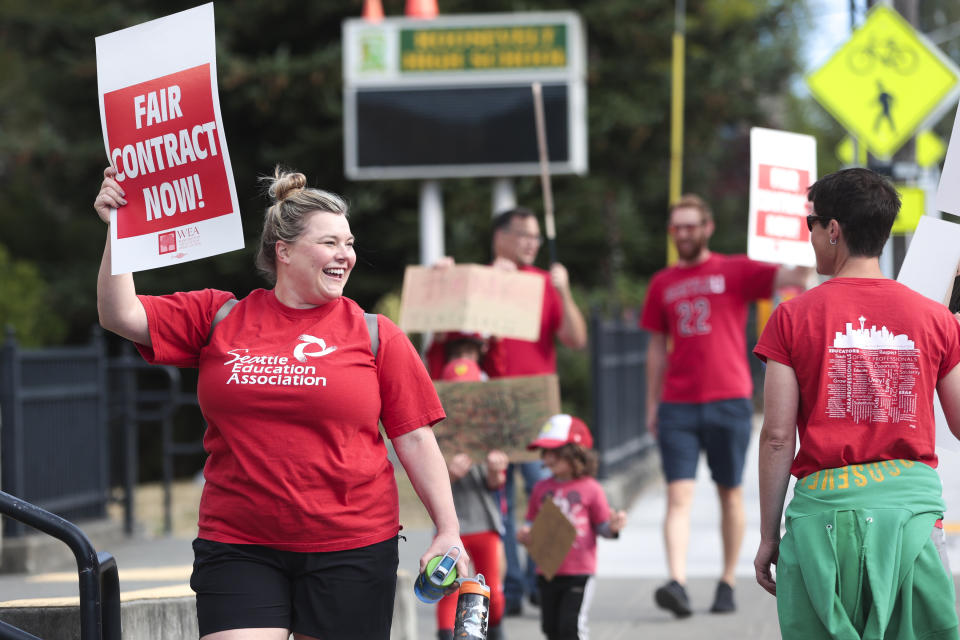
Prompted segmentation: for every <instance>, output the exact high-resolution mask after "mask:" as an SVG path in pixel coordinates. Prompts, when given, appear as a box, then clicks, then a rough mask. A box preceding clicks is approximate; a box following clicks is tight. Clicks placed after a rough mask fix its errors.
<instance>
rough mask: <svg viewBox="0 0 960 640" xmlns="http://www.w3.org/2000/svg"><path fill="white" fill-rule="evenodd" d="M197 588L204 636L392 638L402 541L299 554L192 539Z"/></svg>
mask: <svg viewBox="0 0 960 640" xmlns="http://www.w3.org/2000/svg"><path fill="white" fill-rule="evenodd" d="M193 553H194V562H193V575H192V576H191V577H190V587H191V588H192V589H193V590H194V591H195V592H196V594H197V620H198V622H199V626H200V636H201V637H202V636H205V635H207V634H210V633H214V632H216V631H225V630H227V629H253V628H268V627H275V628H281V629H288V630H289V631H290V632H292V633H300V634H304V635H308V636H313V637H314V638H323V639H324V640H353V639H354V638H371V639H374V640H389V638H390V623H391V621H392V620H393V599H394V594H395V592H396V588H397V564H398V562H399V558H398V555H397V554H398V552H397V538H396V537H393V538H390V539H389V540H386V541H384V542H379V543H377V544H373V545H370V546H367V547H360V548H359V549H348V550H345V551H326V552H314V553H300V552H296V551H279V550H277V549H271V548H269V547H262V546H259V545H252V544H226V543H222V542H213V541H210V540H203V539H200V538H197V539H196V540H194V541H193Z"/></svg>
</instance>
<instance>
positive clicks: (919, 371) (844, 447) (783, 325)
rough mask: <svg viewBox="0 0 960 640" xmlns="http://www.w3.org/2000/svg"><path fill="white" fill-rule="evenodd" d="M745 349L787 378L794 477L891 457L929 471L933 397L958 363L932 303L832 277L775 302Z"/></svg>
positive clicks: (950, 335) (958, 343)
mask: <svg viewBox="0 0 960 640" xmlns="http://www.w3.org/2000/svg"><path fill="white" fill-rule="evenodd" d="M754 353H755V354H756V355H757V356H758V357H759V358H760V359H761V360H763V361H764V362H766V361H767V359H770V360H774V361H776V362H779V363H781V364H785V365H787V366H788V367H791V368H793V370H794V371H795V372H796V375H797V381H798V383H799V385H800V407H799V410H798V413H797V430H798V433H799V436H800V450H799V451H798V452H797V457H796V458H795V459H794V461H793V466H792V467H791V469H790V472H791V473H792V474H793V475H795V476H796V477H798V478H802V477H804V476H807V475H809V474H811V473H813V472H815V471H819V470H820V469H834V468H837V467H843V466H846V465H850V464H864V463H868V462H879V461H882V460H896V459H903V460H917V461H919V462H924V463H926V464H928V465H930V466H931V467H934V468H936V466H937V455H936V453H935V452H934V445H935V436H936V433H935V427H934V415H933V393H934V391H935V389H936V385H937V381H938V380H939V379H940V378H942V377H943V376H945V375H947V374H948V373H949V372H950V371H951V370H952V369H953V367H954V366H956V365H957V363H958V362H960V324H958V323H957V320H956V319H955V318H954V317H953V315H952V314H951V313H950V312H949V311H948V310H947V308H946V307H945V306H943V305H942V304H938V303H936V302H934V301H932V300H930V299H928V298H926V297H924V296H922V295H920V294H919V293H916V292H915V291H912V290H911V289H909V288H908V287H906V286H904V285H902V284H900V283H899V282H895V281H893V280H887V279H872V278H834V279H833V280H828V281H827V282H824V283H823V284H821V285H819V286H817V287H815V288H813V289H811V290H810V291H808V292H806V293H804V294H803V295H801V296H798V297H796V298H793V299H792V300H788V301H787V302H784V303H781V304H780V305H778V306H777V308H776V309H775V310H774V312H773V315H772V316H771V317H770V321H769V322H768V323H767V326H766V328H765V329H764V331H763V335H762V336H760V341H759V342H758V343H757V346H756V348H755V349H754Z"/></svg>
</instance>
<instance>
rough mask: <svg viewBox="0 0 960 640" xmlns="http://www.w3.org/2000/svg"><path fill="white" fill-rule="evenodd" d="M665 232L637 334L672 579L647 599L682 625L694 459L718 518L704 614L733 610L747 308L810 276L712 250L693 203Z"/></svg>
mask: <svg viewBox="0 0 960 640" xmlns="http://www.w3.org/2000/svg"><path fill="white" fill-rule="evenodd" d="M668 229H669V232H670V237H671V239H672V241H673V243H674V246H675V247H676V249H677V255H678V260H677V264H676V265H674V266H671V267H667V268H666V269H662V270H661V271H658V272H657V273H656V274H655V275H654V276H653V279H652V280H651V281H650V287H649V289H648V290H647V298H646V302H645V304H644V308H643V314H642V316H641V319H640V326H641V327H642V328H643V329H646V330H647V331H649V332H650V343H649V347H648V352H647V405H646V409H647V411H646V412H647V428H648V429H649V431H650V433H651V435H653V437H654V438H656V439H657V443H658V445H659V448H660V457H661V463H662V467H663V473H664V476H665V479H666V482H667V511H666V516H665V518H664V525H663V536H664V543H665V546H666V555H667V566H668V569H669V572H670V581H669V582H667V583H666V584H665V585H663V586H662V587H660V588H659V589H657V590H656V592H655V594H654V600H655V601H656V603H657V606H659V607H661V608H664V609H667V610H669V611H671V612H672V613H673V614H674V615H675V616H676V617H678V618H683V617H686V616H689V615H690V613H691V611H692V610H691V608H690V600H689V598H688V596H687V592H686V588H685V585H686V577H687V576H686V569H687V548H688V546H689V541H690V508H691V503H692V501H693V494H694V489H695V478H696V475H697V462H698V460H699V458H700V452H701V451H705V452H706V454H707V463H708V464H709V466H710V471H711V476H712V478H713V481H714V483H715V484H716V486H717V494H718V497H719V500H720V509H721V514H722V516H721V523H720V533H721V537H722V540H723V574H722V575H721V577H720V581H719V582H718V584H717V589H716V594H715V596H714V602H713V605H712V607H711V609H710V611H711V612H713V613H725V612H730V611H734V610H735V609H736V605H735V603H734V598H733V586H734V572H735V570H736V566H737V558H738V555H739V553H740V546H741V543H742V541H743V531H744V509H743V489H742V487H741V479H742V475H743V464H744V459H745V457H746V452H747V446H748V445H749V443H750V432H751V428H752V417H753V403H752V401H751V397H752V395H753V381H752V380H751V377H750V368H749V365H748V364H747V345H746V322H747V307H748V305H749V303H750V302H751V301H753V300H757V299H760V298H770V297H771V296H772V295H773V292H774V291H776V290H777V289H779V288H780V287H783V286H789V285H795V286H800V287H802V286H803V284H804V282H805V280H806V277H807V273H808V270H806V269H785V268H783V267H778V266H777V265H772V264H766V263H763V262H757V261H754V260H750V259H749V258H747V257H746V256H742V255H735V256H727V255H722V254H718V253H713V252H711V251H710V250H709V249H708V248H707V243H708V241H709V239H710V236H711V235H712V234H713V232H714V223H713V214H712V213H711V211H710V208H709V207H708V206H707V204H706V203H705V202H704V201H703V200H702V199H701V198H700V197H698V196H696V195H689V194H688V195H684V196H683V197H681V198H680V200H678V201H677V202H676V203H675V204H674V205H673V206H671V207H670V222H669V227H668ZM668 338H669V340H668ZM668 344H669V345H672V350H671V351H670V352H669V353H668Z"/></svg>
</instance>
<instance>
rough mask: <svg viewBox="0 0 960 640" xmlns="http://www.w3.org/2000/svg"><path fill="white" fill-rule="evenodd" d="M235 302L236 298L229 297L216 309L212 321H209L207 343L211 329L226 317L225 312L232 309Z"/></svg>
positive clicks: (211, 335)
mask: <svg viewBox="0 0 960 640" xmlns="http://www.w3.org/2000/svg"><path fill="white" fill-rule="evenodd" d="M235 304H237V299H236V298H230V299H229V300H227V301H226V302H224V303H223V304H222V305H220V308H219V309H217V313H216V314H215V315H214V316H213V322H211V323H210V331H209V333H207V344H210V339H211V338H212V337H213V329H214V327H216V326H217V325H218V324H220V321H221V320H223V319H224V318H226V317H227V314H228V313H230V310H231V309H233V306H234V305H235Z"/></svg>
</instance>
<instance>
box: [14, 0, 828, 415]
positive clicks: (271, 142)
mask: <svg viewBox="0 0 960 640" xmlns="http://www.w3.org/2000/svg"><path fill="white" fill-rule="evenodd" d="M194 4H195V2H194V1H193V0H191V1H190V2H186V1H183V0H174V1H169V2H163V3H160V2H154V1H149V0H129V1H128V2H124V3H119V2H107V3H104V2H95V1H94V0H48V1H46V2H43V3H36V2H27V1H26V0H7V1H6V2H4V3H3V4H2V5H0V77H3V78H4V82H3V83H0V238H3V241H4V243H5V244H6V245H7V246H8V247H9V249H10V252H11V255H12V256H13V257H14V258H16V259H18V260H27V261H29V262H32V263H34V264H35V265H36V266H37V268H38V269H39V272H40V275H41V276H42V277H43V279H44V280H46V281H47V282H49V283H50V295H51V302H50V304H49V305H48V306H49V308H52V309H56V313H57V314H58V316H59V317H60V318H62V320H63V322H65V323H66V326H67V327H68V338H69V339H70V340H74V341H83V340H85V339H86V337H87V332H88V327H89V325H90V323H92V322H94V321H95V319H96V310H95V280H96V272H97V265H98V263H99V258H100V253H101V251H102V247H103V242H104V233H105V232H104V228H103V225H102V224H100V222H99V220H98V219H97V218H96V217H95V214H94V213H93V211H92V207H91V204H92V200H93V197H94V195H95V194H96V192H97V189H98V186H99V182H100V173H101V170H102V167H103V166H104V165H105V163H106V158H105V154H104V149H103V142H102V137H101V131H100V118H99V112H98V106H97V100H96V95H97V85H96V61H95V55H94V37H95V36H96V35H99V34H103V33H108V32H111V31H114V30H117V29H120V28H124V27H127V26H130V25H133V24H137V23H140V22H143V21H146V20H149V19H152V18H156V17H160V16H162V15H166V14H169V13H173V12H175V11H179V10H182V9H186V8H189V7H190V6H193V5H194ZM403 4H404V3H403V2H402V1H401V0H385V1H384V8H385V10H386V12H387V15H400V14H402V11H403ZM439 4H440V9H441V11H443V12H444V13H447V14H454V13H478V12H512V11H539V10H568V9H570V8H571V5H570V3H569V1H568V0H564V1H561V0H536V1H534V0H483V1H481V0H440V2H439ZM360 9H361V2H360V1H359V0H355V1H354V2H350V3H345V2H333V1H329V2H308V3H304V2H294V1H293V0H275V1H274V2H269V3H267V2H260V1H259V0H233V1H231V2H229V3H218V4H217V5H216V27H217V52H218V60H217V66H218V79H219V88H220V103H221V108H222V112H223V117H224V126H225V130H226V135H227V140H228V143H229V147H230V155H231V160H232V164H233V169H234V175H235V178H236V184H237V188H238V192H239V194H238V195H239V201H240V205H241V210H242V218H243V224H244V235H245V238H246V249H244V250H243V251H237V252H233V253H230V254H226V255H223V256H218V257H215V258H210V259H207V260H201V261H196V262H191V263H187V264H183V265H180V266H176V267H170V268H167V269H159V270H154V271H148V272H144V273H140V274H138V275H137V286H138V288H139V290H140V291H142V292H148V293H166V292H169V291H173V290H181V289H191V288H199V287H217V288H222V289H229V290H232V291H234V292H236V293H237V294H238V295H244V294H246V293H247V292H249V291H250V290H251V289H253V288H256V287H260V286H265V283H264V282H263V281H262V280H261V279H260V278H259V277H258V276H257V275H256V273H255V270H254V269H253V266H252V264H253V255H254V252H255V249H256V245H257V240H258V235H259V231H260V226H261V216H262V211H263V207H264V205H265V200H264V199H263V198H262V196H261V194H260V193H259V192H258V187H257V183H256V177H257V176H258V175H263V174H267V173H269V172H271V171H272V168H273V166H274V164H275V163H282V164H284V165H287V166H291V167H295V168H297V169H299V170H301V171H303V172H304V173H305V174H306V175H307V176H308V178H309V180H310V183H311V184H314V185H319V186H323V187H324V188H327V189H330V190H333V191H337V192H340V193H343V194H344V195H345V196H346V197H347V198H348V199H349V200H350V202H351V203H352V210H353V214H352V217H351V224H352V226H353V230H354V233H355V235H356V236H357V238H358V242H357V251H358V256H359V258H358V266H357V269H356V270H355V271H354V274H353V275H352V276H351V282H350V284H349V286H348V294H349V295H350V296H351V297H353V298H355V299H356V300H357V301H358V302H359V303H360V304H361V305H363V306H364V307H366V308H372V307H373V306H374V304H375V303H376V301H377V300H379V299H380V298H381V297H382V296H383V295H384V294H386V293H388V292H391V291H393V292H396V291H398V290H399V287H400V281H401V278H402V273H403V266H404V265H406V264H410V263H415V262H416V261H417V260H418V255H419V251H418V225H417V216H418V214H417V210H418V207H417V198H418V185H417V184H416V183H415V182H411V181H379V182H349V181H348V180H346V178H345V177H344V174H343V166H342V157H343V152H342V146H343V132H342V115H343V114H342V109H343V101H342V77H341V42H340V30H341V22H342V20H343V19H345V18H348V17H354V16H358V15H359V14H360ZM577 9H578V10H579V11H580V13H581V16H582V18H583V20H584V24H585V26H586V30H587V43H588V51H587V56H588V69H587V85H588V103H589V106H588V131H589V161H590V173H589V175H587V176H585V177H577V176H557V177H556V178H555V180H554V190H555V198H554V199H555V201H556V203H557V206H556V208H557V235H558V249H559V256H560V259H561V260H562V261H563V262H564V263H565V264H566V265H567V266H568V268H569V269H570V271H571V274H572V279H573V281H574V282H575V284H576V285H577V289H578V295H579V296H580V298H581V299H582V300H584V301H589V302H590V303H596V304H618V305H625V304H630V305H635V304H637V302H638V301H639V300H640V299H642V296H641V294H642V288H643V283H644V282H645V280H646V278H648V277H649V275H650V274H651V273H652V272H653V271H654V270H656V269H658V268H660V267H661V266H662V265H663V264H664V261H665V249H666V228H665V227H666V225H665V210H666V206H667V173H668V158H669V128H670V127H669V104H670V64H671V63H670V60H671V34H672V31H673V19H674V16H673V3H671V2H664V1H663V0H604V1H603V2H592V3H582V4H580V5H578V7H577ZM807 28H809V23H808V16H807V8H806V2H805V0H688V2H687V73H686V108H685V120H686V133H685V149H686V154H685V158H686V162H685V171H684V178H685V179H684V188H685V190H688V191H697V192H700V193H701V194H702V195H704V196H705V197H706V198H707V200H709V201H710V202H711V203H712V204H713V205H714V208H715V210H716V213H717V219H718V225H719V232H718V234H717V235H716V236H715V245H716V248H718V249H719V250H723V251H743V250H744V249H745V235H746V215H747V198H748V171H749V169H748V166H749V165H748V159H749V129H750V127H751V126H767V127H773V128H783V129H792V130H800V131H806V132H812V133H816V130H812V129H810V128H808V125H810V126H816V125H817V122H816V118H809V117H807V115H808V112H805V111H804V107H803V105H802V101H799V100H798V99H797V98H795V97H794V96H793V93H792V91H791V87H792V86H793V85H795V84H796V81H797V73H798V72H799V70H800V66H801V65H800V60H799V53H798V52H799V50H800V49H799V48H800V43H801V40H802V36H803V33H804V32H805V30H806V29H807ZM813 113H815V112H813ZM516 189H517V195H518V198H519V201H520V202H521V203H522V204H525V205H528V206H533V207H534V208H539V206H540V202H541V194H540V186H539V181H538V180H537V179H535V178H529V177H528V178H520V179H518V180H517V181H516ZM443 190H444V200H445V208H446V211H447V214H446V216H447V231H446V233H447V237H446V244H447V249H448V251H449V252H450V253H451V254H452V255H454V256H455V257H456V258H457V259H458V260H460V261H477V262H483V261H486V260H488V259H489V219H490V210H489V207H490V205H489V203H490V184H489V181H486V180H469V179H459V180H446V181H444V184H443ZM544 253H545V252H544ZM541 259H542V260H545V259H546V256H542V257H541ZM584 412H586V410H585V409H584Z"/></svg>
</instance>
